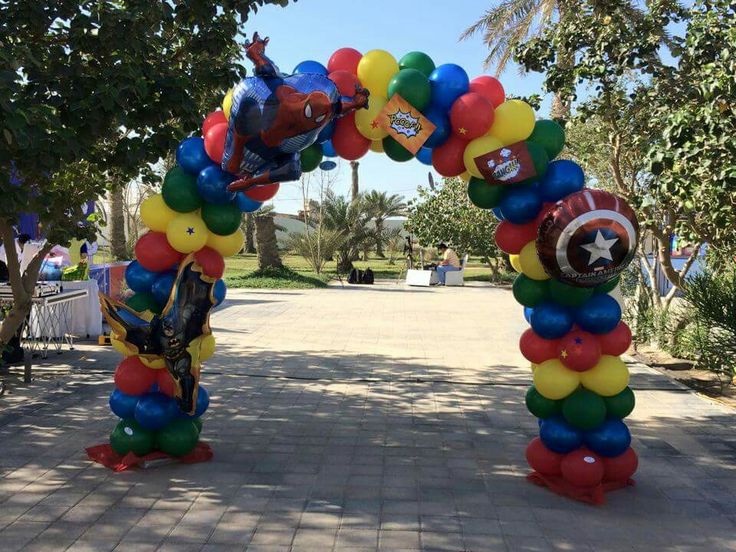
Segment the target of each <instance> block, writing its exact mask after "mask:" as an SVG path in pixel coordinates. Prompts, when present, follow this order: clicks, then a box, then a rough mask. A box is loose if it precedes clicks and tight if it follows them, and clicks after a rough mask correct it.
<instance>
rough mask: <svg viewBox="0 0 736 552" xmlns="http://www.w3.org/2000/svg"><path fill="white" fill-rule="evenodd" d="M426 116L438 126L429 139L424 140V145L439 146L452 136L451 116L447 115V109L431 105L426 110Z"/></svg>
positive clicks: (427, 146)
mask: <svg viewBox="0 0 736 552" xmlns="http://www.w3.org/2000/svg"><path fill="white" fill-rule="evenodd" d="M424 116H425V117H426V118H427V119H429V120H430V121H432V124H433V125H434V126H435V127H437V128H435V129H434V130H433V131H432V134H430V135H429V138H427V141H426V142H424V147H425V148H436V147H437V146H441V145H442V144H444V143H445V141H446V140H447V139H448V138H449V137H450V118H449V117H448V116H447V109H442V108H439V107H430V108H428V109H427V110H425V112H424Z"/></svg>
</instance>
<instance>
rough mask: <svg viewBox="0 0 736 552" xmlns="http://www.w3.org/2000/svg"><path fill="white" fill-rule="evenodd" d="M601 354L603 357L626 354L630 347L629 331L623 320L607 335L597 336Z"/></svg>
mask: <svg viewBox="0 0 736 552" xmlns="http://www.w3.org/2000/svg"><path fill="white" fill-rule="evenodd" d="M598 341H599V342H600V344H601V352H602V353H603V354H604V355H611V356H618V355H622V354H624V353H625V352H626V350H627V349H628V348H629V346H630V345H631V329H629V326H628V325H627V324H626V322H624V321H623V320H622V321H621V322H619V323H618V326H616V327H615V328H613V330H611V331H610V332H608V333H607V334H601V335H599V336H598Z"/></svg>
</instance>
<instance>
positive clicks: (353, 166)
mask: <svg viewBox="0 0 736 552" xmlns="http://www.w3.org/2000/svg"><path fill="white" fill-rule="evenodd" d="M359 166H360V163H358V162H357V161H351V162H350V176H351V180H352V185H353V188H352V194H351V196H350V200H351V201H355V200H356V199H358V196H359V195H360V190H359V189H358V167H359Z"/></svg>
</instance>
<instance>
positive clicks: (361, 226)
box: [323, 191, 374, 274]
mask: <svg viewBox="0 0 736 552" xmlns="http://www.w3.org/2000/svg"><path fill="white" fill-rule="evenodd" d="M323 216H324V219H323V224H324V226H325V228H326V229H328V230H332V231H335V232H340V233H341V234H342V236H343V238H344V239H343V240H342V242H341V243H340V245H339V247H338V248H337V250H336V251H335V256H336V257H337V271H338V273H342V274H347V273H348V272H349V271H350V270H351V269H352V268H353V261H357V260H358V259H359V257H360V252H361V251H363V250H364V249H365V247H366V244H367V243H371V242H372V240H373V239H374V233H373V232H372V231H371V229H370V228H369V227H368V223H369V222H370V220H371V214H370V212H369V211H368V210H367V209H366V205H365V201H364V200H363V196H362V195H360V194H359V195H358V196H357V197H356V198H355V199H354V200H352V199H351V200H350V201H348V200H347V199H346V198H345V197H343V196H337V195H335V194H334V193H333V192H332V191H328V192H327V193H326V194H325V198H324V214H323Z"/></svg>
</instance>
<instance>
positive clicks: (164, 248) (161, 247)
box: [135, 232, 182, 272]
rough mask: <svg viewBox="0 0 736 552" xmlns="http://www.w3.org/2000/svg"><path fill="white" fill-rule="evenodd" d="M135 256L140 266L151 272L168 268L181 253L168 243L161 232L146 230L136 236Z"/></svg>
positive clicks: (179, 259) (180, 256)
mask: <svg viewBox="0 0 736 552" xmlns="http://www.w3.org/2000/svg"><path fill="white" fill-rule="evenodd" d="M135 256H136V259H138V262H139V263H140V264H141V266H142V267H143V268H145V269H146V270H150V271H151V272H163V271H164V270H168V269H170V268H171V267H173V266H174V265H175V264H177V263H178V262H179V261H181V258H182V254H181V253H179V252H178V251H177V250H175V249H174V248H173V247H171V246H170V245H169V240H167V239H166V234H164V233H163V232H148V233H147V234H143V235H142V236H141V237H140V238H138V241H137V242H136V244H135Z"/></svg>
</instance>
